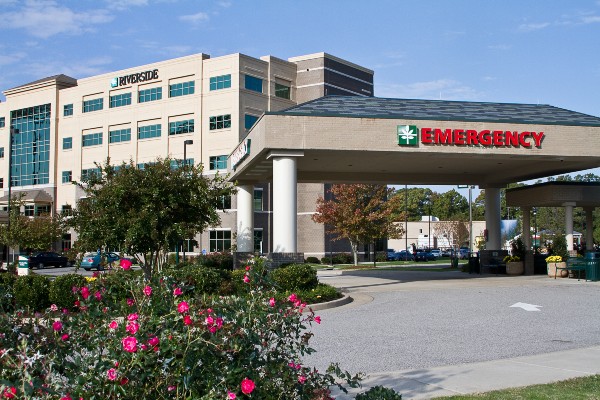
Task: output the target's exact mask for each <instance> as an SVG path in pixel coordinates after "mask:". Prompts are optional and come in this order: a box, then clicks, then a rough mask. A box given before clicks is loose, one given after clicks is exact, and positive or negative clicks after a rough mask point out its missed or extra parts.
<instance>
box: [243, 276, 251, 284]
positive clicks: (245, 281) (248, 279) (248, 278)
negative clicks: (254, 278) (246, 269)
mask: <svg viewBox="0 0 600 400" xmlns="http://www.w3.org/2000/svg"><path fill="white" fill-rule="evenodd" d="M244 283H250V277H248V275H244Z"/></svg>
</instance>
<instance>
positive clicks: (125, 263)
mask: <svg viewBox="0 0 600 400" xmlns="http://www.w3.org/2000/svg"><path fill="white" fill-rule="evenodd" d="M119 264H120V265H121V268H123V269H124V270H128V269H131V261H129V260H127V259H125V258H122V259H121V261H119Z"/></svg>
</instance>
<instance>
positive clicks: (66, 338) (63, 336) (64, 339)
mask: <svg viewBox="0 0 600 400" xmlns="http://www.w3.org/2000/svg"><path fill="white" fill-rule="evenodd" d="M60 339H61V340H62V341H63V342H66V341H67V340H69V335H68V334H66V333H65V334H64V335H62V336H61V337H60Z"/></svg>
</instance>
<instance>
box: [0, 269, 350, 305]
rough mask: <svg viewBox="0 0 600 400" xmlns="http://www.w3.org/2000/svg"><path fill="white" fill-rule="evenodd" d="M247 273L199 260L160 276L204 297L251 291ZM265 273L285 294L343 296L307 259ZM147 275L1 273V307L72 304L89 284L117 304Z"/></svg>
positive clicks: (269, 286) (318, 298)
mask: <svg viewBox="0 0 600 400" xmlns="http://www.w3.org/2000/svg"><path fill="white" fill-rule="evenodd" d="M255 273H256V271H255ZM246 274H247V272H246V270H244V269H242V270H235V271H227V270H225V269H221V268H207V267H205V266H202V265H198V264H196V263H192V264H190V263H180V264H179V265H178V266H173V267H170V268H166V269H164V270H163V272H162V273H161V274H160V277H159V278H160V279H163V280H166V281H167V282H168V283H170V284H171V285H172V286H177V287H179V288H180V289H181V291H182V294H183V295H184V296H188V297H199V296H203V295H232V294H238V295H242V294H244V293H247V292H248V285H247V284H246V283H245V282H244V276H245V275H246ZM260 274H261V276H263V281H264V287H265V288H266V290H275V291H276V292H277V293H278V294H280V295H281V296H282V298H283V296H288V295H289V294H291V293H292V292H295V293H301V296H300V297H302V298H303V299H304V300H305V302H307V303H317V302H322V301H328V300H333V299H336V298H339V297H340V296H341V295H340V294H339V293H338V291H337V290H336V289H335V288H333V287H331V286H329V285H323V284H319V281H318V279H317V273H316V271H315V270H314V269H312V268H311V267H310V266H309V265H306V264H291V265H287V266H285V267H280V268H277V269H274V270H271V271H267V270H266V269H264V270H262V271H261V272H260ZM142 275H143V274H142V272H141V271H131V270H129V271H124V270H115V271H111V272H110V273H105V274H101V275H100V276H99V277H98V278H91V279H90V278H87V279H86V278H85V277H83V276H81V275H77V274H68V275H62V276H59V277H57V278H56V279H54V280H50V279H49V278H47V277H46V276H43V275H37V274H30V275H27V276H22V277H16V276H15V275H12V274H2V275H0V300H2V302H1V304H2V305H1V306H0V307H2V310H3V311H5V312H10V311H12V310H14V309H15V308H22V309H29V310H30V311H42V310H44V309H45V308H47V307H48V306H50V305H51V304H55V305H56V306H57V307H59V308H61V309H63V308H66V309H73V307H74V304H75V301H76V299H77V296H78V293H77V288H79V287H82V286H84V285H86V284H89V290H90V293H91V294H92V295H97V296H102V298H103V299H105V300H106V301H107V302H111V303H113V304H125V303H126V302H127V299H128V298H129V297H131V291H132V287H134V286H135V285H136V284H137V282H139V281H140V279H141V278H142ZM88 280H89V282H88Z"/></svg>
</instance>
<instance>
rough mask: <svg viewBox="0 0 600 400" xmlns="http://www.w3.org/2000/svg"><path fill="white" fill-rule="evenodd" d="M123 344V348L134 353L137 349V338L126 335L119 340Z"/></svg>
mask: <svg viewBox="0 0 600 400" xmlns="http://www.w3.org/2000/svg"><path fill="white" fill-rule="evenodd" d="M121 343H122V344H123V350H125V351H126V352H128V353H135V352H136V351H137V339H136V338H134V337H133V336H127V337H125V338H123V340H121Z"/></svg>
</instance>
